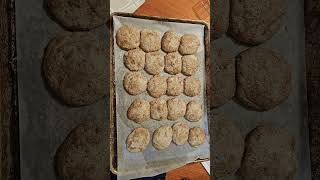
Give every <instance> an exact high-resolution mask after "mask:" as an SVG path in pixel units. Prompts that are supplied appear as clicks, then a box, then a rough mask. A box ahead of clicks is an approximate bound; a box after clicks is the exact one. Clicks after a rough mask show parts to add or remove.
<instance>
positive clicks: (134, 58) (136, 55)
mask: <svg viewBox="0 0 320 180" xmlns="http://www.w3.org/2000/svg"><path fill="white" fill-rule="evenodd" d="M123 61H124V65H125V66H126V67H127V68H128V69H129V70H130V71H140V70H142V69H143V68H144V65H145V63H146V55H145V53H144V52H143V51H142V50H141V49H139V48H137V49H132V50H129V51H128V52H125V53H124V56H123Z"/></svg>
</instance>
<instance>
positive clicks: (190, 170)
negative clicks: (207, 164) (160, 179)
mask: <svg viewBox="0 0 320 180" xmlns="http://www.w3.org/2000/svg"><path fill="white" fill-rule="evenodd" d="M181 179H184V180H200V179H201V180H209V179H210V176H209V175H208V173H207V171H206V170H205V169H204V168H203V167H202V165H201V164H200V163H192V164H188V165H185V166H183V167H181V168H178V169H176V170H174V171H170V172H168V173H167V175H166V180H181Z"/></svg>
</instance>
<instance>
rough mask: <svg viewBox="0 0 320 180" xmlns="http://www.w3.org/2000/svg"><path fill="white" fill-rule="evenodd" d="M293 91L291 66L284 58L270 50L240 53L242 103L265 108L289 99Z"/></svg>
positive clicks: (240, 100) (238, 71)
mask: <svg viewBox="0 0 320 180" xmlns="http://www.w3.org/2000/svg"><path fill="white" fill-rule="evenodd" d="M290 91H291V67H290V65H289V64H288V63H287V62H286V61H285V60H284V59H283V57H282V56H281V55H280V54H278V53H276V52H274V51H272V50H269V49H264V48H260V47H254V48H250V49H248V50H246V51H244V52H242V53H240V54H239V55H238V56H237V90H236V96H237V99H238V100H239V102H240V103H241V104H243V105H245V106H246V107H248V108H251V109H254V110H258V111H265V110H269V109H272V108H274V107H276V106H277V105H279V104H281V103H282V102H283V101H285V100H286V99H287V98H288V96H289V94H290Z"/></svg>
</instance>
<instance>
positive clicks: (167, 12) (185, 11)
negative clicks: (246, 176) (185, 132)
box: [134, 0, 210, 180]
mask: <svg viewBox="0 0 320 180" xmlns="http://www.w3.org/2000/svg"><path fill="white" fill-rule="evenodd" d="M205 1H206V0H147V1H146V2H145V3H144V4H143V5H142V6H140V7H139V8H138V9H137V10H136V11H135V13H134V14H136V15H145V16H160V17H168V18H179V19H192V20H204V21H207V22H209V21H210V15H209V12H207V13H206V12H205V8H206V7H205V5H208V4H203V3H206V2H205ZM197 13H198V14H197ZM181 179H186V180H199V179H201V180H209V179H210V176H209V174H208V173H207V171H206V170H205V169H204V168H203V166H202V165H201V163H192V164H188V165H186V166H183V167H181V168H178V169H176V170H173V171H170V172H168V173H167V176H166V180H181Z"/></svg>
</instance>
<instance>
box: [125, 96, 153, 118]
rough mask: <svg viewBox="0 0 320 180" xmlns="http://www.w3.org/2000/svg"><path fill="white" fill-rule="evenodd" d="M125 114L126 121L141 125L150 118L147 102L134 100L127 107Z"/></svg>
mask: <svg viewBox="0 0 320 180" xmlns="http://www.w3.org/2000/svg"><path fill="white" fill-rule="evenodd" d="M127 113H128V114H127V115H128V119H130V120H132V121H134V122H136V123H139V124H141V123H143V122H145V121H147V120H148V119H149V118H150V104H149V102H148V101H145V100H141V99H136V100H134V101H133V102H132V103H131V105H130V106H129V108H128V112H127Z"/></svg>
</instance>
